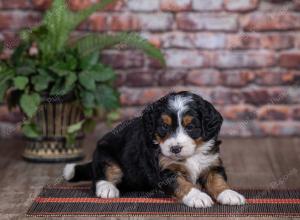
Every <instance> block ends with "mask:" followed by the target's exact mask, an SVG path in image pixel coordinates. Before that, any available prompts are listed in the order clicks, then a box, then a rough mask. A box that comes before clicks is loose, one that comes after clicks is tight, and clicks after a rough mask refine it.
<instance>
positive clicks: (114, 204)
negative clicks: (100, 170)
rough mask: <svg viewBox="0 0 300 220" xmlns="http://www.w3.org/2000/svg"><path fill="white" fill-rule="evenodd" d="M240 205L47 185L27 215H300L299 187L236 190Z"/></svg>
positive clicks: (161, 195)
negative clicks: (102, 194) (190, 203)
mask: <svg viewBox="0 0 300 220" xmlns="http://www.w3.org/2000/svg"><path fill="white" fill-rule="evenodd" d="M237 191H239V192H240V193H242V194H243V195H244V196H245V197H246V198H247V204H246V205H243V206H225V205H219V204H214V205H213V207H210V208H189V207H187V206H185V205H183V204H180V203H178V202H177V201H176V200H175V199H173V198H170V197H167V196H165V195H164V194H163V193H161V192H157V191H156V192H154V191H153V192H130V193H124V194H122V195H121V197H120V198H115V199H101V198H96V197H95V196H94V195H93V193H92V192H91V190H90V187H89V186H70V185H52V186H51V185H50V186H46V187H44V188H43V190H42V192H41V193H40V195H39V196H38V197H37V198H36V199H35V200H34V202H33V204H32V205H31V207H30V208H29V210H28V212H27V216H43V217H46V216H213V217H216V216H237V217H240V216H261V217H263V216H265V217H300V189H299V190H237Z"/></svg>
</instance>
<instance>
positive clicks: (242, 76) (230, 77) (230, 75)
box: [221, 71, 255, 87]
mask: <svg viewBox="0 0 300 220" xmlns="http://www.w3.org/2000/svg"><path fill="white" fill-rule="evenodd" d="M254 78H255V73H254V72H252V71H224V72H222V74H221V79H222V84H223V85H225V86H231V87H241V86H246V85H248V84H249V83H251V82H252V81H253V79H254Z"/></svg>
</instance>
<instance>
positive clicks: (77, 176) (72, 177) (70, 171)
mask: <svg viewBox="0 0 300 220" xmlns="http://www.w3.org/2000/svg"><path fill="white" fill-rule="evenodd" d="M63 177H64V179H65V180H67V181H69V182H79V181H89V180H92V162H89V163H85V164H75V163H69V164H67V165H66V166H65V168H64V171H63Z"/></svg>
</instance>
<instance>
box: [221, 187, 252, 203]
mask: <svg viewBox="0 0 300 220" xmlns="http://www.w3.org/2000/svg"><path fill="white" fill-rule="evenodd" d="M217 201H218V202H219V203H221V204H223V205H243V204H245V203H246V199H245V197H244V196H242V195H241V194H239V193H237V192H236V191H233V190H231V189H226V190H224V191H223V192H221V193H220V194H219V195H218V198H217Z"/></svg>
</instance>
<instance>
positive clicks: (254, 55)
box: [214, 51, 276, 69]
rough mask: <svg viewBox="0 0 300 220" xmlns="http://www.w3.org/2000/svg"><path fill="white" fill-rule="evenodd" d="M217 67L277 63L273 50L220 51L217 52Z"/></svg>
mask: <svg viewBox="0 0 300 220" xmlns="http://www.w3.org/2000/svg"><path fill="white" fill-rule="evenodd" d="M214 61H215V64H214V65H215V67H218V68H224V69H227V68H246V67H250V68H258V67H269V66H273V65H275V64H276V57H275V54H274V53H272V52H266V51H262V52H256V51H254V52H239V51H232V52H219V53H217V54H216V60H214Z"/></svg>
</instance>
